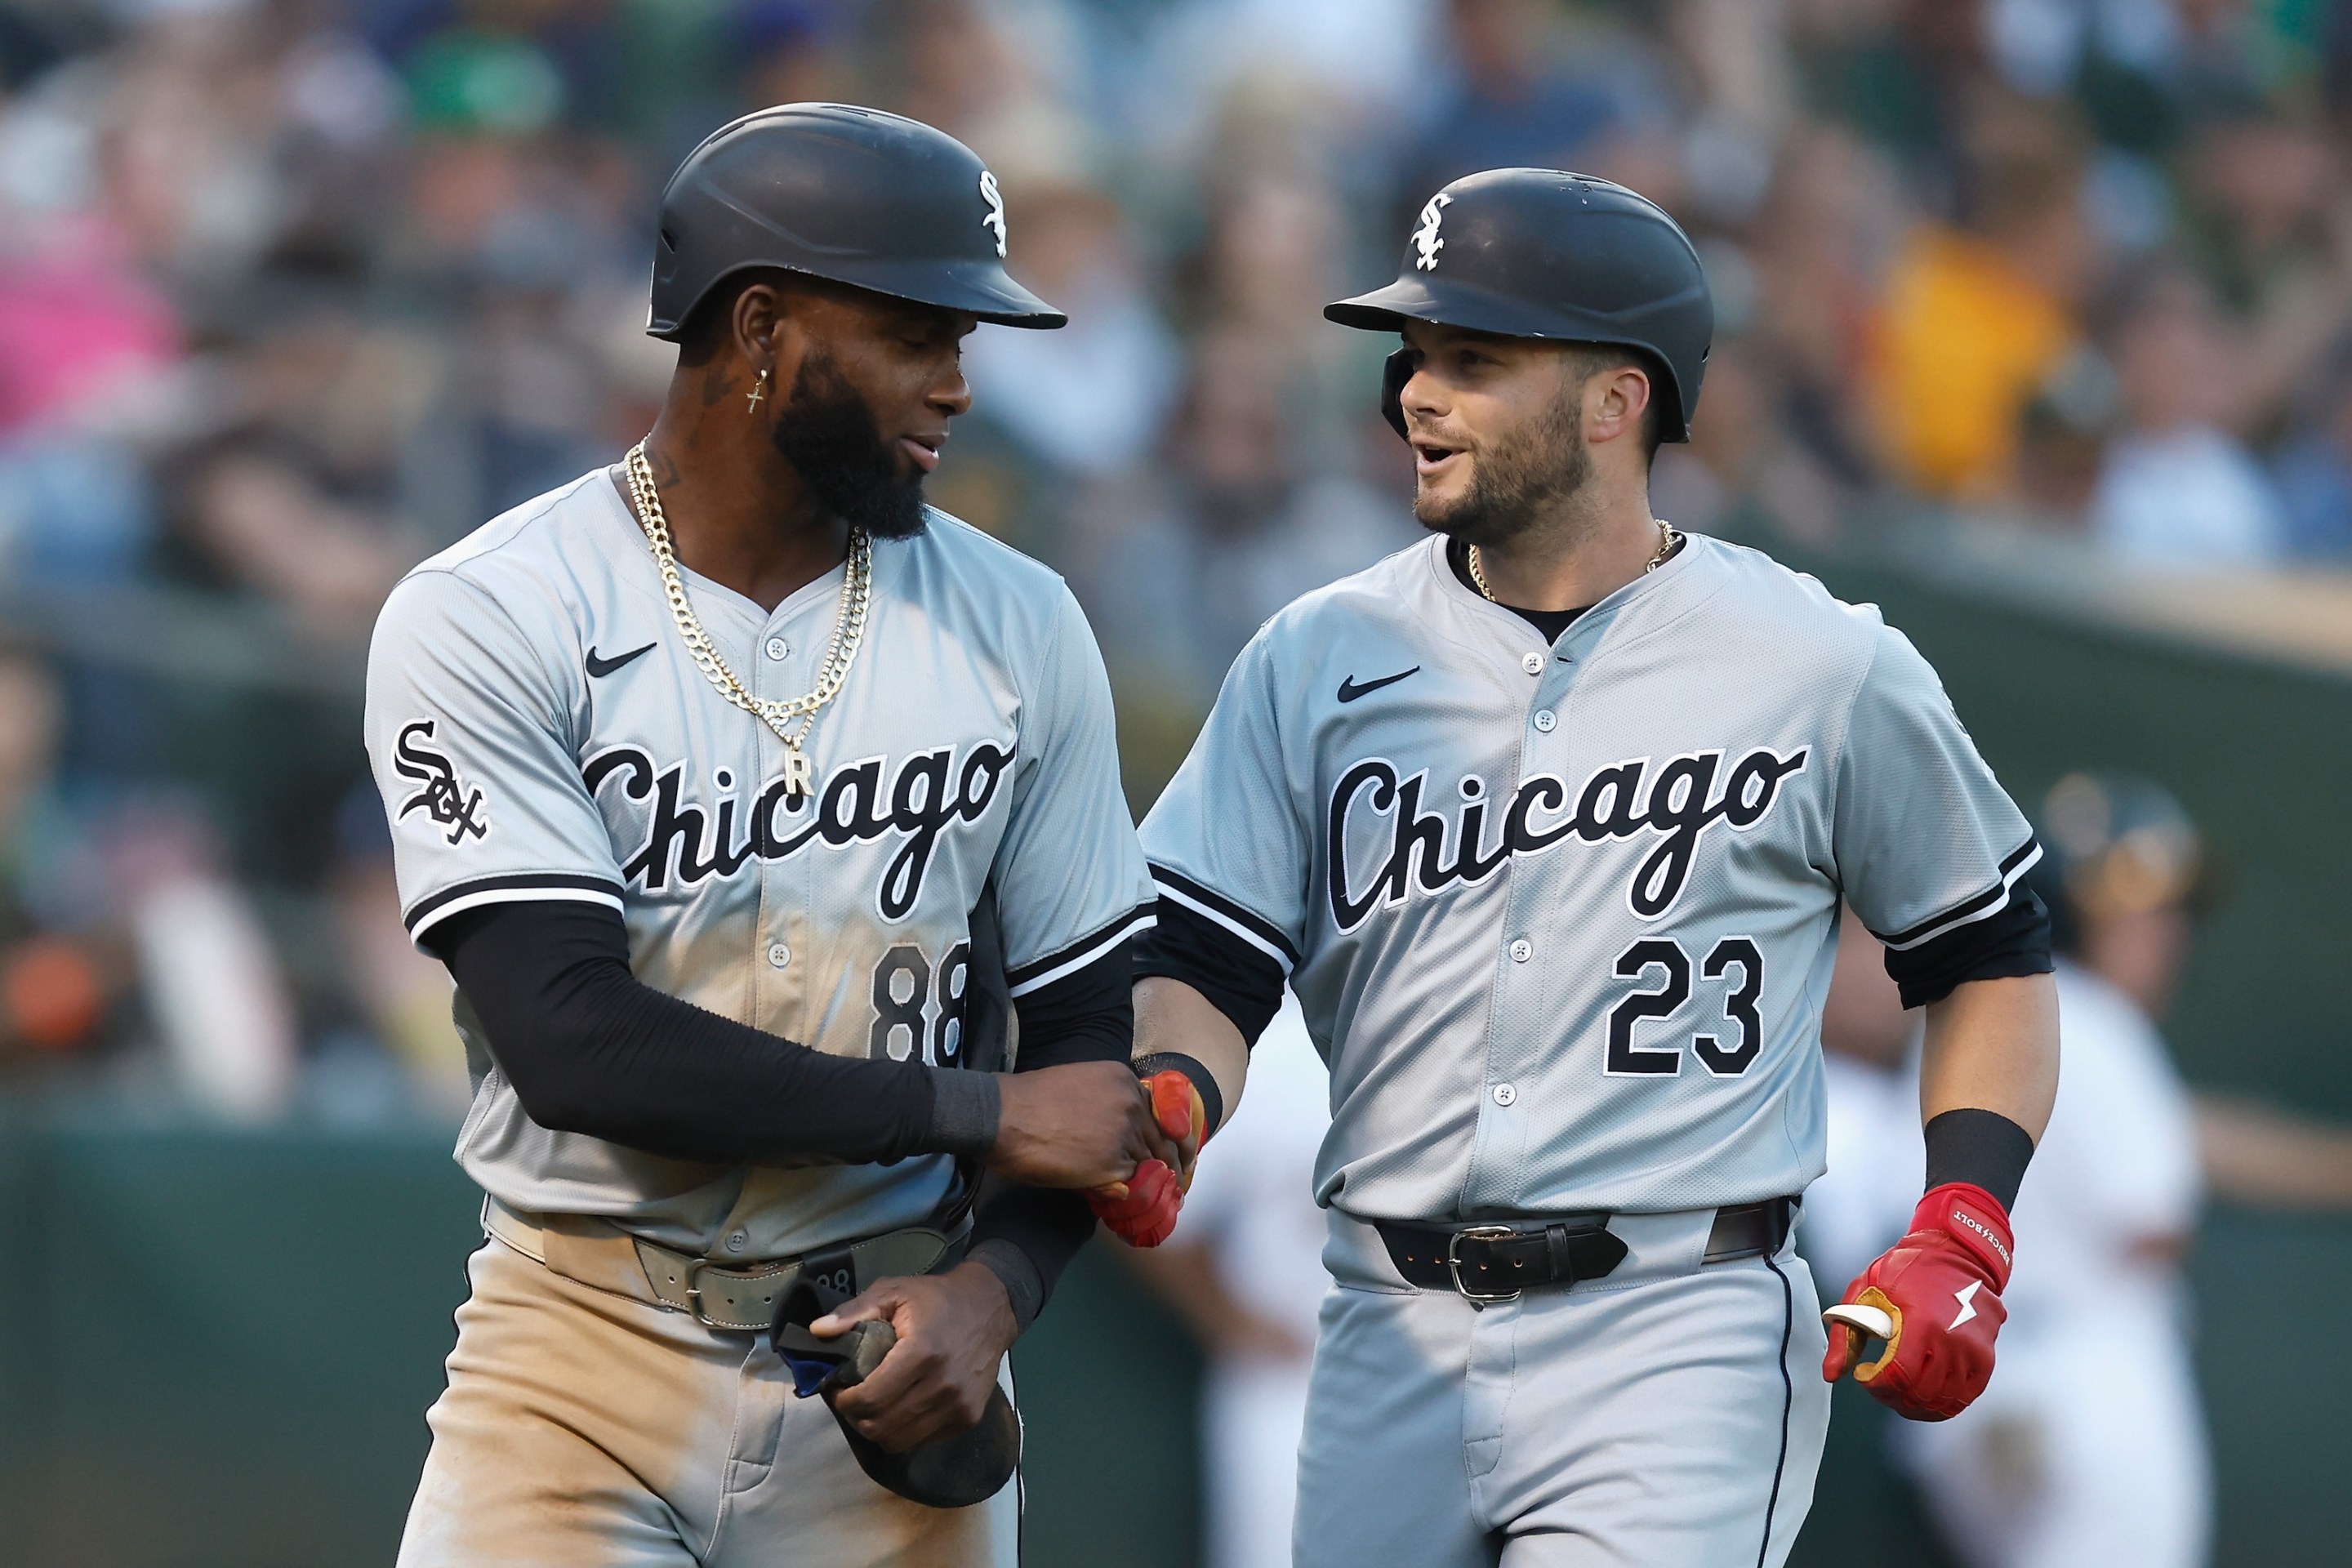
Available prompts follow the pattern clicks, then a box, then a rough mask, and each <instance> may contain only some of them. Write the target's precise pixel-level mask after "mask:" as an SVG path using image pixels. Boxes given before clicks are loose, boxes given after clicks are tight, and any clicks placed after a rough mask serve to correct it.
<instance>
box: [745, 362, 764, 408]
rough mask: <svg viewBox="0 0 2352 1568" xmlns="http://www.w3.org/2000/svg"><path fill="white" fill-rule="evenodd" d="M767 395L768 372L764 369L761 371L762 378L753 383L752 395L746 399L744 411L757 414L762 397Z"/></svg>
mask: <svg viewBox="0 0 2352 1568" xmlns="http://www.w3.org/2000/svg"><path fill="white" fill-rule="evenodd" d="M766 395H768V373H767V372H766V371H764V370H763V371H761V373H760V379H759V380H758V381H757V382H756V383H754V384H752V387H751V396H750V397H749V398H748V399H746V400H745V403H744V408H743V411H744V412H745V413H747V414H757V413H758V412H759V411H760V399H761V398H762V397H765V396H766Z"/></svg>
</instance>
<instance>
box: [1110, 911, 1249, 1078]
mask: <svg viewBox="0 0 2352 1568" xmlns="http://www.w3.org/2000/svg"><path fill="white" fill-rule="evenodd" d="M1134 946H1135V978H1136V979H1138V980H1141V979H1143V978H1144V977H1145V976H1147V975H1153V974H1164V975H1166V976H1167V977H1168V978H1169V979H1171V980H1181V981H1182V982H1183V983H1184V984H1187V985H1190V986H1191V987H1192V989H1193V990H1195V991H1198V992H1199V993H1200V994H1202V995H1203V996H1206V997H1207V998H1208V999H1209V1001H1210V1003H1211V1005H1213V1006H1214V1007H1215V1008H1216V1009H1217V1011H1218V1012H1220V1013H1223V1015H1224V1016H1226V1017H1227V1018H1229V1019H1231V1020H1232V1021H1233V1026H1234V1028H1236V1029H1239V1030H1240V1031H1241V1033H1242V1040H1243V1042H1244V1044H1247V1045H1251V1046H1255V1045H1256V1044H1257V1037H1259V1036H1260V1035H1263V1034H1265V1026H1267V1025H1268V1024H1270V1023H1272V1022H1273V1021H1274V1016H1275V1014H1276V1013H1277V1012H1279V1011H1280V1010H1281V1008H1282V965H1280V964H1278V963H1276V962H1275V961H1274V960H1273V959H1271V958H1268V957H1267V956H1266V955H1265V953H1263V952H1259V951H1258V950H1257V949H1256V948H1255V947H1252V946H1251V945H1250V944H1249V943H1248V942H1244V941H1243V940H1242V939H1241V938H1239V937H1237V936H1235V935H1234V933H1233V932H1231V931H1227V930H1226V929H1225V928H1224V927H1223V926H1221V925H1219V924H1218V923H1217V922H1216V921H1213V920H1210V919H1208V918H1207V917H1206V916H1204V915H1201V914H1198V913H1195V912H1194V911H1193V910H1190V909H1188V908H1186V907H1185V906H1184V905H1182V904H1180V903H1178V902H1177V901H1176V900H1173V899H1162V900H1160V922H1159V923H1158V924H1157V925H1155V926H1153V927H1152V928H1151V929H1150V931H1145V932H1144V933H1143V934H1142V935H1140V936H1139V937H1137V938H1136V939H1135V943H1134Z"/></svg>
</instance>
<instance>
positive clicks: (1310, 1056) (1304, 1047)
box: [1126, 996, 1331, 1568]
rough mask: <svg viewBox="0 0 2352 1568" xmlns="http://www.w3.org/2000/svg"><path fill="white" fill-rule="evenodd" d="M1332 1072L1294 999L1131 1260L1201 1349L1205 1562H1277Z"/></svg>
mask: <svg viewBox="0 0 2352 1568" xmlns="http://www.w3.org/2000/svg"><path fill="white" fill-rule="evenodd" d="M1330 1094H1331V1075H1330V1074H1329V1073H1328V1071H1326V1070H1325V1068H1324V1066H1323V1061H1322V1058H1320V1057H1318V1056H1317V1055H1316V1052H1315V1045H1314V1042H1313V1041H1312V1040H1311V1039H1309V1038H1308V1037H1307V1023H1306V1020H1305V1019H1304V1018H1302V1017H1301V1016H1299V1012H1298V1004H1297V1001H1296V1000H1295V999H1293V998H1290V997H1287V996H1286V997H1285V998H1284V999H1283V1004H1282V1010H1281V1011H1280V1012H1278V1013H1276V1015H1275V1016H1274V1018H1273V1020H1272V1021H1271V1022H1270V1023H1268V1024H1267V1025H1266V1026H1265V1033H1264V1034H1262V1035H1260V1036H1259V1037H1258V1038H1257V1043H1256V1045H1255V1046H1254V1047H1251V1050H1250V1074H1249V1100H1248V1103H1247V1105H1246V1106H1244V1107H1243V1108H1240V1109H1237V1110H1235V1111H1234V1114H1233V1116H1232V1117H1230V1118H1229V1119H1228V1120H1227V1121H1226V1122H1225V1125H1224V1126H1223V1128H1222V1129H1220V1130H1219V1131H1218V1133H1217V1157H1216V1158H1215V1159H1214V1160H1212V1161H1210V1162H1209V1163H1207V1164H1205V1165H1202V1166H1201V1167H1199V1170H1198V1173H1197V1176H1196V1179H1195V1180H1194V1181H1193V1183H1192V1187H1191V1189H1190V1190H1189V1191H1187V1192H1186V1193H1185V1194H1184V1202H1183V1217H1182V1218H1181V1220H1179V1221H1178V1222H1177V1226H1176V1229H1175V1234H1174V1236H1173V1237H1171V1240H1170V1241H1169V1243H1168V1244H1167V1245H1165V1246H1163V1247H1160V1248H1158V1249H1157V1250H1139V1251H1130V1252H1129V1253H1128V1254H1126V1258H1127V1261H1128V1263H1129V1265H1130V1266H1132V1267H1133V1268H1136V1269H1137V1270H1138V1271H1139V1273H1141V1274H1142V1275H1143V1277H1144V1278H1145V1279H1147V1280H1148V1281H1150V1284H1151V1286H1152V1288H1153V1289H1156V1290H1158V1291H1159V1292H1160V1295H1161V1296H1162V1297H1164V1298H1165V1299H1166V1300H1168V1302H1169V1303H1170V1304H1171V1306H1173V1307H1175V1308H1176V1310H1178V1311H1179V1312H1181V1313H1182V1314H1183V1317H1184V1321H1185V1322H1186V1324H1187V1325H1188V1326H1189V1327H1191V1329H1192V1331H1193V1334H1194V1336H1195V1337H1196V1338H1197V1339H1198V1340H1199V1341H1200V1342H1201V1347H1202V1350H1203V1351H1204V1352H1207V1355H1208V1358H1209V1367H1208V1375H1207V1377H1206V1378H1205V1379H1204V1380H1203V1381H1202V1389H1201V1473H1202V1490H1203V1492H1204V1494H1205V1495H1204V1497H1203V1499H1202V1503H1203V1510H1202V1511H1203V1520H1202V1522H1203V1526H1204V1529H1203V1531H1202V1534H1203V1536H1204V1537H1205V1541H1206V1550H1205V1552H1204V1553H1203V1556H1204V1557H1205V1559H1206V1562H1207V1568H1286V1564H1287V1563H1289V1562H1290V1525H1291V1515H1292V1511H1293V1503H1294V1500H1296V1498H1297V1490H1298V1487H1297V1474H1298V1436H1299V1433H1300V1432H1301V1430H1303V1429H1304V1427H1305V1426H1306V1424H1307V1366H1308V1363H1309V1361H1310V1359H1311V1357H1312V1355H1313V1353H1314V1349H1315V1319H1316V1314H1317V1312H1318V1310H1320V1308H1321V1307H1322V1305H1323V1297H1324V1295H1325V1294H1326V1293H1327V1292H1328V1290H1329V1289H1330V1288H1331V1277H1330V1276H1329V1275H1328V1274H1326V1273H1325V1272H1324V1271H1323V1265H1322V1262H1321V1260H1320V1258H1319V1256H1318V1255H1319V1253H1320V1252H1321V1250H1322V1240H1323V1211H1322V1210H1320V1209H1318V1207H1316V1206H1315V1156H1316V1152H1317V1151H1318V1149H1319V1148H1320V1147H1321V1145H1322V1142H1323V1134H1324V1132H1325V1131H1326V1130H1327V1129H1328V1128H1329V1127H1330V1125H1331V1112H1330V1110H1329V1104H1330Z"/></svg>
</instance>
